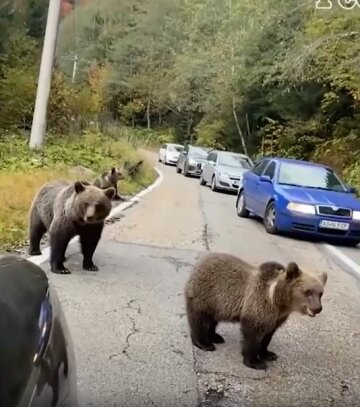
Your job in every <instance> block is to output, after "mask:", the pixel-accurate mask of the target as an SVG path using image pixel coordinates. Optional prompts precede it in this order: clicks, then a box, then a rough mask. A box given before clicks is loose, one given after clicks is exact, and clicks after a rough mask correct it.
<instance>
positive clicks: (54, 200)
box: [29, 181, 115, 274]
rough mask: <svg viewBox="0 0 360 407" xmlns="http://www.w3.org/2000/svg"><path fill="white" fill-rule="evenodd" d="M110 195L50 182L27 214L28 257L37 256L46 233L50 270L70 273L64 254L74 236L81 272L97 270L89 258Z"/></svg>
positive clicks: (81, 185) (81, 184)
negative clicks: (81, 258) (81, 256)
mask: <svg viewBox="0 0 360 407" xmlns="http://www.w3.org/2000/svg"><path fill="white" fill-rule="evenodd" d="M114 195H115V189H114V188H113V187H110V188H108V189H106V190H102V189H100V188H97V187H95V186H93V185H90V184H89V183H87V182H81V181H77V182H75V183H71V182H67V181H52V182H48V183H46V184H45V185H43V186H42V187H41V188H40V190H39V191H38V193H37V194H36V196H35V197H34V199H33V201H32V203H31V207H30V211H29V235H30V247H29V254H30V255H32V256H36V255H41V250H40V241H41V238H42V237H43V235H44V234H45V233H46V232H47V231H48V232H49V237H50V265H51V271H52V272H53V273H57V274H70V271H69V270H68V269H67V268H66V267H65V266H64V261H65V252H66V249H67V246H68V244H69V242H70V240H71V239H72V238H73V237H75V236H77V235H78V236H79V237H80V243H81V248H82V253H83V268H84V270H89V271H97V270H98V267H97V266H96V265H95V264H94V263H93V260H92V257H93V254H94V252H95V249H96V247H97V245H98V243H99V240H100V237H101V234H102V230H103V227H104V222H105V219H106V218H107V216H108V215H109V213H110V211H111V200H112V199H113V198H114Z"/></svg>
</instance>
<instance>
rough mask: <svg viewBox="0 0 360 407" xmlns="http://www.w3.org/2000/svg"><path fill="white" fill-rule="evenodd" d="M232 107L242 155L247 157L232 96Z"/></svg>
mask: <svg viewBox="0 0 360 407" xmlns="http://www.w3.org/2000/svg"><path fill="white" fill-rule="evenodd" d="M232 107H233V115H234V119H235V124H236V128H237V131H238V133H239V136H240V140H241V145H242V148H243V151H244V154H246V155H248V152H247V148H246V143H245V139H244V135H243V132H242V131H241V128H240V125H239V120H238V118H237V115H236V105H235V97H234V96H233V100H232Z"/></svg>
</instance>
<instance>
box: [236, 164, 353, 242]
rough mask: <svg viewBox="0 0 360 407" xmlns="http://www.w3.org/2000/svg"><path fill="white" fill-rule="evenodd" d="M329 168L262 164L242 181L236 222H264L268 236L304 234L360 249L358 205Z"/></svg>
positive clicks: (349, 190) (348, 188)
mask: <svg viewBox="0 0 360 407" xmlns="http://www.w3.org/2000/svg"><path fill="white" fill-rule="evenodd" d="M355 192H356V190H355V188H352V187H349V186H347V185H345V184H344V182H343V181H342V180H341V179H340V177H339V176H338V175H337V174H336V173H335V171H334V170H332V169H331V168H329V167H327V166H324V165H321V164H316V163H312V162H307V161H301V160H291V159H286V158H263V159H261V160H260V161H259V162H257V163H256V165H255V166H254V167H253V168H252V169H251V170H249V171H247V172H246V173H245V174H244V176H243V181H242V184H241V186H240V188H239V190H238V195H237V200H236V209H237V214H238V216H240V217H242V218H246V217H248V216H249V214H250V213H252V214H254V215H256V216H258V217H260V218H262V219H263V222H264V226H265V230H266V231H267V232H268V233H271V234H276V233H278V232H286V233H289V232H290V233H297V234H299V233H301V234H303V233H305V234H309V235H313V236H316V237H319V238H336V240H341V241H344V242H346V243H347V244H350V245H355V246H356V245H357V244H359V243H360V200H358V199H357V198H356V197H355V196H354V193H355Z"/></svg>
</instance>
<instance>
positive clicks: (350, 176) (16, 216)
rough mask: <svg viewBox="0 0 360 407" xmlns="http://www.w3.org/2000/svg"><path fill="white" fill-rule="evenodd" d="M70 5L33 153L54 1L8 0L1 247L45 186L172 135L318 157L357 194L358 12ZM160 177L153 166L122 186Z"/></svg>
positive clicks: (0, 78) (3, 24)
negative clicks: (40, 146) (43, 126)
mask: <svg viewBox="0 0 360 407" xmlns="http://www.w3.org/2000/svg"><path fill="white" fill-rule="evenodd" d="M74 3H75V2H74V1H71V0H64V1H63V11H64V13H63V18H62V21H61V26H60V31H59V46H58V50H57V56H56V65H55V70H54V76H53V82H52V88H51V95H50V101H49V108H48V134H47V138H46V143H45V147H44V151H43V152H41V153H40V154H35V153H31V152H30V151H29V149H28V147H27V142H28V139H29V131H30V128H31V122H32V114H33V108H34V101H35V94H36V83H37V76H38V70H39V61H40V55H41V47H42V41H43V35H44V29H45V22H46V13H47V7H48V0H32V1H28V0H18V1H16V2H14V1H11V0H0V28H1V31H0V106H1V109H0V141H1V143H0V155H1V157H0V158H1V162H0V190H1V197H0V239H1V240H0V247H1V248H8V247H10V246H11V245H12V244H14V242H16V241H17V240H21V239H23V238H24V237H25V235H26V233H25V232H24V230H25V229H24V227H25V224H26V220H25V217H24V216H25V214H26V212H27V208H28V204H29V201H30V196H31V195H32V194H33V193H34V191H35V189H37V187H38V186H39V185H40V184H42V183H43V181H44V180H47V179H50V178H51V179H52V178H58V177H59V176H60V175H61V176H63V177H72V176H74V175H73V174H74V173H73V171H72V168H73V167H74V166H79V165H80V166H84V167H87V168H89V169H90V170H93V171H95V172H98V171H101V170H103V169H106V168H107V166H108V165H110V163H111V164H112V163H113V161H114V160H119V162H120V163H124V162H127V161H128V162H129V161H131V162H135V161H137V160H139V155H138V154H139V153H138V152H137V150H139V149H140V148H141V147H147V148H151V147H154V146H159V145H160V144H161V143H164V142H167V141H168V142H170V141H174V142H181V143H184V142H190V143H197V144H202V145H206V146H208V147H214V148H219V149H231V150H234V151H238V152H245V153H248V154H249V155H250V156H252V158H254V157H256V156H259V155H280V156H288V157H295V158H302V159H309V160H315V161H320V162H323V163H327V164H330V165H332V166H333V167H335V169H336V170H337V171H339V173H340V174H341V175H342V176H343V177H344V178H345V180H346V181H347V182H348V183H349V184H352V185H354V186H355V187H358V188H360V163H359V161H358V157H359V153H360V136H359V132H360V120H359V119H360V79H359V78H360V75H359V70H360V64H359V61H358V55H359V52H360V41H359V37H360V8H354V9H352V10H345V9H344V8H341V7H340V6H338V4H337V2H335V1H333V3H334V5H333V7H332V9H331V10H316V9H315V1H310V2H309V1H300V2H299V1H298V0H272V1H270V0H264V1H262V2H253V1H240V0H227V1H218V0H192V1H186V0H153V1H151V2H144V1H142V0H123V1H118V0H106V1H95V0H86V1H85V0H79V1H77V2H76V6H74ZM74 7H76V8H75V9H74ZM75 57H76V58H77V65H76V69H75V70H74V59H75ZM100 139H101V141H99V140H100ZM154 177H155V175H154V174H153V173H152V172H151V170H150V169H149V168H148V167H147V166H146V165H145V166H143V167H141V170H140V173H139V174H137V175H136V176H134V177H132V178H128V179H126V180H125V181H124V182H122V183H121V189H122V191H123V193H133V192H135V191H136V190H138V189H139V188H141V187H142V186H143V185H146V184H148V183H149V182H151V180H153V179H154ZM5 191H6V193H5ZM16 200H17V201H16ZM15 201H16V202H17V203H16V202H15ZM20 214H21V215H20Z"/></svg>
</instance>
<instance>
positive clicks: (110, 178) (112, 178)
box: [93, 167, 125, 201]
mask: <svg viewBox="0 0 360 407" xmlns="http://www.w3.org/2000/svg"><path fill="white" fill-rule="evenodd" d="M124 178H125V176H124V174H123V173H122V171H121V170H120V169H119V168H115V167H113V168H111V170H110V171H108V172H104V173H103V174H101V175H100V177H99V178H97V179H96V180H95V181H94V184H93V185H95V186H96V187H98V188H101V189H107V188H110V187H113V188H115V196H114V200H115V201H119V200H122V198H121V197H120V196H119V194H118V186H117V184H118V182H119V181H120V180H121V179H124Z"/></svg>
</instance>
